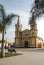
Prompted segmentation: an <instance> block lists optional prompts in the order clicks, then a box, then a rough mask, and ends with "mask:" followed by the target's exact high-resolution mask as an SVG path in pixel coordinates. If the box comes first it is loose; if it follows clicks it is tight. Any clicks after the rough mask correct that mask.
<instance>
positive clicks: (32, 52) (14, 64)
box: [0, 48, 44, 65]
mask: <svg viewBox="0 0 44 65" xmlns="http://www.w3.org/2000/svg"><path fill="white" fill-rule="evenodd" d="M16 51H17V53H22V55H19V56H13V57H8V58H3V59H0V65H44V49H38V48H24V49H23V48H20V49H19V48H18V49H16Z"/></svg>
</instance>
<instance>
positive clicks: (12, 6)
mask: <svg viewBox="0 0 44 65" xmlns="http://www.w3.org/2000/svg"><path fill="white" fill-rule="evenodd" d="M33 2H34V0H0V4H3V6H4V8H5V11H6V14H10V13H11V12H13V13H14V14H18V15H20V22H21V24H22V26H23V30H24V29H26V28H28V29H29V25H28V21H29V17H30V10H31V7H32V4H33ZM43 19H44V18H42V17H41V18H39V20H37V21H38V22H37V24H38V35H39V36H40V37H42V38H43V39H44V31H43V27H44V25H43V23H44V22H43V21H44V20H43ZM39 21H40V22H39ZM41 21H42V22H41ZM15 23H17V18H15V19H13V23H12V24H11V26H9V27H8V28H7V33H6V35H5V39H7V40H8V41H10V42H13V41H14V37H15ZM0 39H1V34H0Z"/></svg>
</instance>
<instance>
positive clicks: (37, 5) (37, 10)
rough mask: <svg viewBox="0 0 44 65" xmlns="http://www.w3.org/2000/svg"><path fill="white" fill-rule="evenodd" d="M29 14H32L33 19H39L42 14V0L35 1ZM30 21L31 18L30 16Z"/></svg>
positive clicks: (43, 6)
mask: <svg viewBox="0 0 44 65" xmlns="http://www.w3.org/2000/svg"><path fill="white" fill-rule="evenodd" d="M31 13H32V14H33V13H34V18H35V19H36V18H37V17H40V16H41V15H42V14H44V0H35V1H34V4H33V7H32V9H31ZM31 20H32V16H31Z"/></svg>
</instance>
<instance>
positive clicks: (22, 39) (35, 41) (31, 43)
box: [15, 17, 43, 48]
mask: <svg viewBox="0 0 44 65" xmlns="http://www.w3.org/2000/svg"><path fill="white" fill-rule="evenodd" d="M19 19H20V17H18V21H17V24H16V25H15V46H16V47H25V48H27V47H37V48H38V47H39V46H40V47H43V42H41V41H42V39H41V38H40V37H38V30H37V24H36V22H31V23H30V30H29V29H25V30H23V31H22V25H21V24H20V20H19Z"/></svg>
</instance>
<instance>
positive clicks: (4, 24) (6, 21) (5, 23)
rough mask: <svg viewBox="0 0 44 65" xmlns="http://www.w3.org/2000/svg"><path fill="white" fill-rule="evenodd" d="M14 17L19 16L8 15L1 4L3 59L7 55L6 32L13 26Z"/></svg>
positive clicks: (0, 30) (0, 28)
mask: <svg viewBox="0 0 44 65" xmlns="http://www.w3.org/2000/svg"><path fill="white" fill-rule="evenodd" d="M14 16H17V15H14V14H12V13H11V14H9V15H6V13H5V9H4V7H3V5H1V4H0V33H2V46H1V56H2V57H5V53H4V34H5V30H6V27H7V26H8V25H10V24H11V22H12V18H13V17H14Z"/></svg>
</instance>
